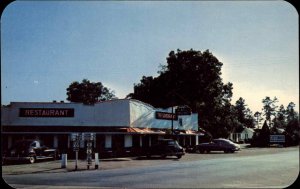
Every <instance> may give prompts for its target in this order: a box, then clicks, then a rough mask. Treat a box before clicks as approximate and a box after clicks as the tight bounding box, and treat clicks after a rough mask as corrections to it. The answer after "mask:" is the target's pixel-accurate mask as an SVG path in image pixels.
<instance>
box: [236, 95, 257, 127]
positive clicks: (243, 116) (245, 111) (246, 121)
mask: <svg viewBox="0 0 300 189" xmlns="http://www.w3.org/2000/svg"><path fill="white" fill-rule="evenodd" d="M247 106H248V105H246V103H245V100H244V99H243V98H242V97H240V98H239V99H238V100H237V101H236V103H235V109H236V117H237V119H238V121H239V122H240V123H241V124H242V125H243V126H245V127H249V128H254V126H255V124H254V117H253V116H252V112H251V110H250V109H249V108H246V107H247Z"/></svg>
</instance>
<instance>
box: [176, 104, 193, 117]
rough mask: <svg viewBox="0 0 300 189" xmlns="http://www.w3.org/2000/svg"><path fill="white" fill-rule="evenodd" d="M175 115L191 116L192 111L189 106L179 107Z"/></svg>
mask: <svg viewBox="0 0 300 189" xmlns="http://www.w3.org/2000/svg"><path fill="white" fill-rule="evenodd" d="M175 113H176V114H177V115H191V114H192V110H191V108H190V107H188V106H179V107H178V108H176V110H175Z"/></svg>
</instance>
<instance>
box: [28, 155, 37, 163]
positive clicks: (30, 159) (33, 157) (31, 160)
mask: <svg viewBox="0 0 300 189" xmlns="http://www.w3.org/2000/svg"><path fill="white" fill-rule="evenodd" d="M35 161H36V158H35V156H30V157H29V163H31V164H32V163H35Z"/></svg>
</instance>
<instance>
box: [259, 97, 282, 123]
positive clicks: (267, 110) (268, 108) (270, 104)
mask: <svg viewBox="0 0 300 189" xmlns="http://www.w3.org/2000/svg"><path fill="white" fill-rule="evenodd" d="M276 102H278V100H277V98H276V97H274V98H273V100H271V98H270V97H268V96H267V97H266V98H265V99H263V100H262V103H263V104H264V106H263V109H262V110H263V111H264V116H266V120H267V121H268V123H269V124H270V123H271V116H275V114H276V108H277V106H276V105H275V103H276Z"/></svg>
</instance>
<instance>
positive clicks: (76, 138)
mask: <svg viewBox="0 0 300 189" xmlns="http://www.w3.org/2000/svg"><path fill="white" fill-rule="evenodd" d="M80 138H81V136H80V134H79V133H72V134H71V140H72V142H73V151H75V158H76V159H75V171H76V170H77V168H78V151H79V143H80Z"/></svg>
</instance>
